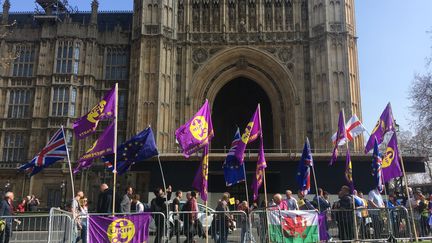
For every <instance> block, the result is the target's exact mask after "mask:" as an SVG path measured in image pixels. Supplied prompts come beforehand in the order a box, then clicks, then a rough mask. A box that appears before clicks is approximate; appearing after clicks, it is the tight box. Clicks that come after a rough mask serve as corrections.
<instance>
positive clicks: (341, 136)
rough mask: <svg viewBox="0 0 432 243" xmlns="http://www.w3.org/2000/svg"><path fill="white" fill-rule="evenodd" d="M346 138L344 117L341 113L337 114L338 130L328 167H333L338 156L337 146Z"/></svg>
mask: <svg viewBox="0 0 432 243" xmlns="http://www.w3.org/2000/svg"><path fill="white" fill-rule="evenodd" d="M346 137H347V135H346V129H345V117H344V114H343V112H342V111H340V112H339V120H338V130H337V132H336V140H335V144H334V148H333V152H332V157H331V160H330V165H333V163H334V162H336V160H337V156H338V146H339V143H340V141H342V140H345V139H346Z"/></svg>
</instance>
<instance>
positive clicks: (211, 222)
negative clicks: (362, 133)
mask: <svg viewBox="0 0 432 243" xmlns="http://www.w3.org/2000/svg"><path fill="white" fill-rule="evenodd" d="M283 212H285V211H279V210H277V209H275V208H267V209H258V210H253V211H251V212H250V213H249V214H247V213H246V212H244V211H222V212H218V211H213V210H211V211H208V212H207V214H206V212H202V211H200V212H184V211H181V212H178V213H176V212H169V214H168V216H165V214H164V213H159V212H154V213H151V212H148V213H143V214H148V215H151V222H150V225H149V239H148V242H161V243H162V242H206V237H208V240H209V241H210V242H227V241H228V242H240V243H246V242H248V243H249V242H253V243H256V242H260V243H267V242H275V241H274V240H273V241H272V240H271V239H274V235H273V236H272V235H270V234H269V233H270V232H272V231H269V229H270V227H274V225H270V223H269V222H271V221H270V216H271V214H275V213H276V214H278V213H279V216H280V215H281V213H283ZM291 212H293V211H291ZM303 212H304V211H303ZM310 212H313V213H316V214H317V215H318V212H315V211H310ZM294 213H295V212H294ZM134 214H135V213H130V214H115V216H117V217H121V216H124V215H134ZM89 215H97V216H111V215H112V214H89ZM273 216H274V215H273ZM354 217H356V220H355V221H354ZM422 217H423V218H422ZM280 219H282V218H280ZM426 219H428V217H425V216H422V215H421V214H414V221H415V224H416V225H415V227H416V230H417V234H418V238H419V239H431V238H432V236H430V232H429V225H428V220H426ZM0 220H1V221H3V222H5V224H6V226H7V229H5V230H6V231H8V232H9V233H10V242H75V241H76V239H77V238H79V236H80V233H81V232H80V231H81V229H79V228H78V227H77V225H78V222H79V220H87V218H86V217H83V218H77V219H75V220H74V219H73V216H72V214H71V213H70V212H67V211H63V210H60V209H58V208H52V209H51V210H50V214H49V215H48V214H24V215H13V216H3V217H0ZM354 222H357V224H355V223H354ZM410 222H412V221H411V218H410V214H409V213H408V211H407V209H406V208H405V207H396V208H382V209H367V208H357V209H355V211H353V210H349V209H346V210H345V209H329V210H327V211H324V212H322V213H320V214H319V229H320V231H319V237H320V240H321V241H325V242H355V241H359V242H388V241H390V242H396V241H397V242H400V241H412V240H414V234H413V231H412V225H411V223H410ZM86 225H87V227H88V223H87V224H86ZM280 225H281V232H282V234H284V228H283V225H282V220H280ZM273 231H274V230H273ZM87 233H88V230H87ZM283 237H289V236H283ZM87 238H88V236H87ZM0 242H3V241H1V240H0Z"/></svg>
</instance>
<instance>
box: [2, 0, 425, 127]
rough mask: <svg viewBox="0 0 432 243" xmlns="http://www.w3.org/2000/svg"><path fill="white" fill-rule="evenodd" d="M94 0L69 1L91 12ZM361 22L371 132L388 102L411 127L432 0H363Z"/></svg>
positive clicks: (120, 3) (124, 1)
mask: <svg viewBox="0 0 432 243" xmlns="http://www.w3.org/2000/svg"><path fill="white" fill-rule="evenodd" d="M90 2H91V0H69V3H70V5H72V6H77V7H78V9H79V10H89V9H90ZM132 2H133V1H132V0H99V9H100V10H131V9H132ZM355 2H356V21H357V36H358V37H359V39H358V55H359V65H360V67H359V69H360V86H361V95H362V109H363V120H364V123H365V126H366V128H367V129H369V130H371V129H372V128H373V126H374V125H375V122H376V120H377V119H378V117H379V115H380V114H381V112H382V110H383V109H384V107H385V106H386V104H387V102H391V103H392V107H393V113H394V116H395V119H396V120H397V123H399V124H400V125H401V128H402V129H405V130H409V129H410V126H409V124H410V120H412V118H411V117H410V110H409V106H410V102H409V100H408V97H407V96H408V90H409V86H410V83H411V82H412V80H413V76H414V74H415V73H421V72H424V71H425V69H426V68H425V58H426V57H427V56H429V55H430V54H431V46H432V41H431V37H432V35H430V34H428V33H427V31H428V30H432V18H430V11H431V9H432V0H413V1H406V0H357V1H355ZM11 4H12V9H11V11H32V10H33V9H34V1H33V0H11Z"/></svg>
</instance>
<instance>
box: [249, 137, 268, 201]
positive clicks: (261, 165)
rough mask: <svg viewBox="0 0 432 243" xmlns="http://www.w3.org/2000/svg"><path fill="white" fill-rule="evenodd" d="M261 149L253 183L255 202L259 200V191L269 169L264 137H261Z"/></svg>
mask: <svg viewBox="0 0 432 243" xmlns="http://www.w3.org/2000/svg"><path fill="white" fill-rule="evenodd" d="M260 139H261V141H260V148H259V152H258V162H257V166H256V171H255V178H254V180H253V182H252V191H253V200H254V201H255V200H257V199H258V195H259V189H260V188H261V186H262V184H263V179H264V173H265V168H267V162H266V160H265V156H264V141H263V138H262V136H260Z"/></svg>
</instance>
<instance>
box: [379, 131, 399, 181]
mask: <svg viewBox="0 0 432 243" xmlns="http://www.w3.org/2000/svg"><path fill="white" fill-rule="evenodd" d="M383 157H384V158H383V160H382V174H383V182H384V183H386V182H388V181H390V180H391V179H393V178H395V177H400V176H402V170H401V167H400V161H401V159H400V154H399V148H398V142H397V137H396V133H393V135H392V137H391V139H390V141H389V143H388V144H387V149H386V151H385V154H384V156H383Z"/></svg>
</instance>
